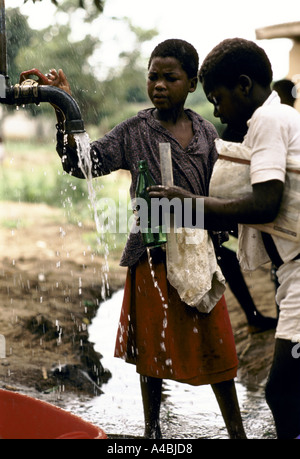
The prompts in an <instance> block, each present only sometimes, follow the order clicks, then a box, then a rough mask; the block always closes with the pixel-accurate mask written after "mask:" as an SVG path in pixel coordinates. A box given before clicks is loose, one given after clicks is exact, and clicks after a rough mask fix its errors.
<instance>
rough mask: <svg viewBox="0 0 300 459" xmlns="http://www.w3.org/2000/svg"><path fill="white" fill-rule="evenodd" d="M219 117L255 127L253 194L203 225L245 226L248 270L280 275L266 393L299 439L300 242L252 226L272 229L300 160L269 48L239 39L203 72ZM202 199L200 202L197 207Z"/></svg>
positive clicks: (299, 136) (217, 204) (215, 207)
mask: <svg viewBox="0 0 300 459" xmlns="http://www.w3.org/2000/svg"><path fill="white" fill-rule="evenodd" d="M199 79H200V81H201V83H202V84H203V88H204V91H205V93H206V96H207V98H208V100H209V101H210V102H211V103H212V104H213V105H214V115H215V116H216V117H219V118H220V119H221V121H222V122H223V123H228V124H229V125H230V126H232V127H233V128H234V129H236V130H237V131H243V130H244V129H245V127H248V131H247V134H246V135H245V137H244V141H243V144H244V145H246V146H247V147H250V148H251V165H250V176H251V184H252V192H251V193H250V194H249V195H247V197H243V198H240V199H233V200H223V199H214V198H210V197H209V198H204V212H205V215H204V221H205V227H206V228H208V229H215V230H218V229H230V228H232V227H234V225H235V224H242V225H240V227H239V239H240V251H239V259H240V262H241V264H242V266H243V265H244V266H246V265H247V266H248V268H254V265H255V262H256V258H255V255H256V254H257V253H258V251H257V250H255V249H257V244H258V243H259V242H262V241H263V243H264V245H262V248H263V251H264V248H265V253H262V251H261V250H260V251H259V254H260V256H261V257H263V258H264V260H265V261H267V254H268V256H269V259H270V260H271V261H272V262H273V264H274V265H275V266H276V267H277V268H278V271H277V275H278V280H279V284H280V285H279V288H278V291H277V302H278V304H279V305H280V315H279V321H278V326H277V329H276V335H275V338H276V340H275V352H274V359H273V364H272V368H271V371H270V375H269V379H268V382H267V386H266V398H267V402H268V404H269V406H270V408H271V410H272V413H273V416H274V420H275V424H276V430H277V436H278V438H296V437H297V436H298V435H299V434H300V359H299V354H298V352H297V350H298V348H299V344H296V342H299V341H300V287H299V285H300V259H299V258H300V256H299V253H300V243H299V242H291V241H288V240H285V239H283V238H280V237H277V236H270V235H267V234H266V233H260V232H258V231H257V230H254V229H253V228H250V227H247V226H246V225H247V223H248V224H255V223H267V222H271V221H273V220H274V219H275V217H276V216H277V213H278V210H279V206H280V204H281V199H282V194H283V188H284V182H285V172H286V161H287V155H289V157H290V158H293V159H296V160H298V161H300V114H299V113H298V112H297V111H296V110H294V109H293V108H291V107H289V106H287V105H283V104H281V103H280V99H279V97H278V94H277V93H276V92H275V91H273V92H272V91H271V89H270V84H271V81H272V68H271V64H270V61H269V59H268V58H267V56H266V54H265V52H264V51H263V49H261V48H260V47H258V46H257V45H256V44H255V43H253V42H251V41H247V40H243V39H239V38H234V39H228V40H224V41H223V42H221V43H220V44H219V45H217V46H216V47H215V48H214V49H213V50H212V51H211V52H210V53H209V54H208V56H207V57H206V59H205V60H204V62H203V64H202V66H201V69H200V71H199ZM150 195H151V196H152V197H162V196H164V197H168V198H169V199H171V198H173V197H176V196H177V197H180V198H181V199H183V198H184V197H191V193H188V192H187V191H185V190H182V189H181V190H180V189H178V188H176V187H173V188H172V189H165V188H163V187H156V188H154V189H153V192H151V193H150ZM196 199H197V197H195V196H193V201H194V202H195V200H196Z"/></svg>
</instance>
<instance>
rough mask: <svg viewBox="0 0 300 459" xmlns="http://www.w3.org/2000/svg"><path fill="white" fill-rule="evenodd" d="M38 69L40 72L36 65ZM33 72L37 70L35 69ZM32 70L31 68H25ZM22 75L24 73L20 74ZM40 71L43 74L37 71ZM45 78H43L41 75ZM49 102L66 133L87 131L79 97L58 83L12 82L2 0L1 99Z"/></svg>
mask: <svg viewBox="0 0 300 459" xmlns="http://www.w3.org/2000/svg"><path fill="white" fill-rule="evenodd" d="M34 71H35V72H38V71H37V70H36V69H34ZM34 71H33V72H32V73H33V74H35V75H36V74H37V73H35V72H34ZM23 73H30V72H23ZM21 75H22V74H21ZM38 75H41V73H40V72H38ZM39 80H40V81H42V79H41V78H40V79H39ZM42 102H48V103H50V104H51V105H53V107H54V108H55V111H56V114H57V115H58V116H57V117H58V119H59V124H60V129H61V130H62V131H63V132H64V133H65V134H76V133H80V132H84V131H85V129H84V123H83V120H82V116H81V112H80V109H79V106H78V104H77V102H76V100H75V99H74V98H73V97H72V96H70V94H68V93H67V92H65V91H63V90H62V89H59V88H57V87H55V86H49V85H45V84H39V82H38V81H37V80H34V79H27V80H25V81H22V82H20V83H18V84H15V85H14V86H11V85H10V83H9V77H8V71H7V43H6V21H5V0H0V103H1V104H3V105H15V106H22V105H27V104H37V105H39V104H40V103H42Z"/></svg>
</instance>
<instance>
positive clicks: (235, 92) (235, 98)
mask: <svg viewBox="0 0 300 459" xmlns="http://www.w3.org/2000/svg"><path fill="white" fill-rule="evenodd" d="M204 91H205V84H204ZM205 94H206V97H207V99H208V100H209V102H211V103H212V104H213V106H214V116H215V117H216V118H220V121H221V123H224V124H228V125H229V126H231V127H232V128H235V129H237V130H240V129H242V128H244V127H245V125H246V123H247V121H248V119H249V118H250V117H251V114H252V113H251V107H250V105H249V99H247V98H245V97H244V93H243V92H242V91H241V89H240V86H239V85H237V86H236V87H235V88H233V89H229V88H227V87H226V86H217V87H215V88H213V89H212V90H210V91H209V92H207V91H205Z"/></svg>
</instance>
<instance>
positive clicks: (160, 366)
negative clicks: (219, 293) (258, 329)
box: [115, 256, 238, 386]
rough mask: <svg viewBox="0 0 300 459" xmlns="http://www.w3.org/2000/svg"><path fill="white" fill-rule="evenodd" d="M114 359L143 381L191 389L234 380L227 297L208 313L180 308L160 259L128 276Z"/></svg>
mask: <svg viewBox="0 0 300 459" xmlns="http://www.w3.org/2000/svg"><path fill="white" fill-rule="evenodd" d="M115 357H120V358H122V359H124V360H125V361H126V362H128V363H132V364H135V365H136V369H137V372H138V373H139V374H141V375H144V376H152V377H155V378H160V379H172V380H176V381H180V382H184V383H188V384H192V385H195V386H197V385H201V384H215V383H218V382H221V381H226V380H230V379H233V378H235V376H236V374H237V365H238V360H237V355H236V349H235V342H234V337H233V333H232V328H231V323H230V319H229V315H228V311H227V306H226V302H225V298H224V297H222V299H221V300H220V301H219V302H218V303H217V305H216V306H215V307H214V309H213V310H212V312H211V313H210V314H201V313H200V312H198V310H197V309H196V308H193V307H190V306H188V305H187V304H185V303H183V302H182V301H181V299H180V297H179V295H178V293H177V291H176V290H175V289H174V288H173V287H172V286H171V285H170V283H169V282H168V281H167V276H166V265H165V261H164V260H163V261H162V259H160V260H157V262H153V266H152V271H151V269H150V265H149V262H148V258H147V256H145V257H142V259H141V260H140V261H139V262H138V263H137V264H136V265H135V266H134V267H133V268H129V269H128V272H127V279H126V283H125V290H124V298H123V305H122V310H121V316H120V321H119V327H118V332H117V339H116V346H115Z"/></svg>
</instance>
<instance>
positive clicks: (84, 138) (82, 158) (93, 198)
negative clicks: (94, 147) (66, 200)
mask: <svg viewBox="0 0 300 459" xmlns="http://www.w3.org/2000/svg"><path fill="white" fill-rule="evenodd" d="M74 138H75V142H76V146H77V154H78V165H79V167H80V169H81V171H82V173H83V175H84V177H85V179H86V182H87V188H88V195H89V200H90V203H91V207H92V210H93V215H94V221H95V224H96V230H97V234H98V238H97V243H98V244H99V246H102V247H103V248H104V263H103V266H102V298H103V299H105V298H106V295H107V293H108V292H109V282H108V273H109V264H108V256H109V248H108V244H107V243H106V242H105V239H104V234H105V228H104V226H103V225H101V224H100V218H99V216H98V209H97V192H96V189H95V187H94V186H93V174H92V166H93V163H92V159H91V154H90V153H91V147H90V138H89V136H88V134H87V133H86V132H82V133H79V134H75V135H74Z"/></svg>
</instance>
